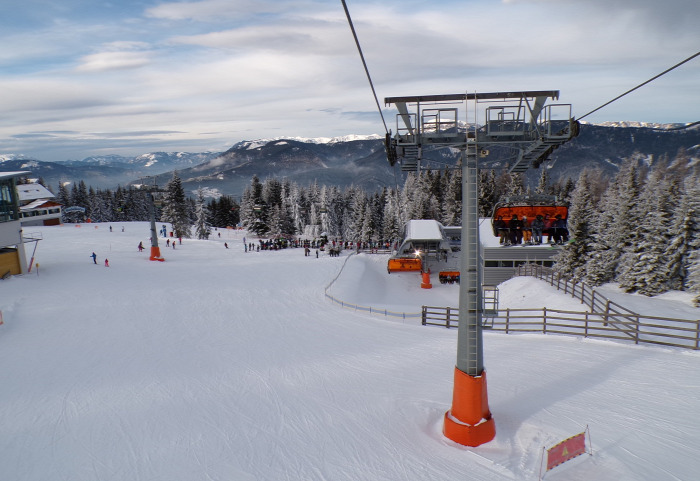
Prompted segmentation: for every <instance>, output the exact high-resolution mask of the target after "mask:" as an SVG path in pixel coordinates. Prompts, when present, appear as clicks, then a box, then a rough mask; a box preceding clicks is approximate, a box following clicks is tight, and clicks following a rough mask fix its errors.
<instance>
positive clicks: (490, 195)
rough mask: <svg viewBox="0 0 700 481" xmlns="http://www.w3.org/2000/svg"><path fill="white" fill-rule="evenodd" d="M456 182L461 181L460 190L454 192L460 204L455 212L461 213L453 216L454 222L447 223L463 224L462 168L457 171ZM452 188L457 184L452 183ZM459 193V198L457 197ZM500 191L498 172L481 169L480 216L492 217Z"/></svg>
mask: <svg viewBox="0 0 700 481" xmlns="http://www.w3.org/2000/svg"><path fill="white" fill-rule="evenodd" d="M455 174H456V177H457V178H456V179H455V183H456V182H459V189H458V192H457V191H456V190H455V192H454V195H455V197H454V199H453V200H454V202H455V203H456V204H458V208H456V209H455V212H454V214H455V215H456V214H459V217H453V218H452V219H451V220H452V223H450V224H446V225H461V224H462V170H461V169H459V170H458V171H455ZM452 189H457V185H456V184H454V185H452ZM457 195H459V198H457ZM498 197H499V192H498V188H497V183H496V173H495V172H494V171H493V170H491V169H488V170H479V217H491V215H492V214H493V209H494V208H495V207H496V202H497V201H498Z"/></svg>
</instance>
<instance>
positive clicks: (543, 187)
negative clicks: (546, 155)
mask: <svg viewBox="0 0 700 481" xmlns="http://www.w3.org/2000/svg"><path fill="white" fill-rule="evenodd" d="M540 169H541V170H540V178H539V180H538V181H537V187H535V194H549V171H548V169H547V168H546V167H544V166H541V167H540Z"/></svg>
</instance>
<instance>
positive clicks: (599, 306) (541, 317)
mask: <svg viewBox="0 0 700 481" xmlns="http://www.w3.org/2000/svg"><path fill="white" fill-rule="evenodd" d="M517 275H520V276H532V277H536V278H538V279H542V280H544V281H546V282H548V283H549V284H551V285H552V286H554V287H556V288H557V289H558V290H561V291H564V293H565V294H570V295H571V296H573V297H575V298H576V299H580V300H581V304H583V305H584V306H586V307H588V309H589V311H588V312H585V311H582V312H578V311H561V310H556V309H547V308H543V309H495V310H485V311H484V312H483V319H482V324H483V326H482V327H483V328H484V329H490V330H493V331H501V332H505V333H506V334H508V333H510V332H541V333H544V334H570V335H577V336H584V337H599V338H605V339H616V340H622V341H632V342H634V343H635V344H639V343H647V344H659V345H663V346H673V347H682V348H686V349H699V348H700V319H697V320H688V319H671V318H665V317H654V316H644V315H641V314H638V313H636V312H632V311H630V310H629V309H627V308H625V307H623V306H621V305H620V304H617V303H616V302H613V301H611V300H610V299H607V298H606V297H604V296H603V295H601V294H599V293H598V292H596V290H595V289H593V288H591V287H590V286H588V285H587V284H585V283H583V282H578V283H577V282H572V281H571V280H570V279H566V278H564V277H562V276H561V275H559V274H557V273H555V272H554V271H553V270H552V269H550V268H548V267H543V266H538V265H533V264H524V265H522V266H520V267H519V268H518V271H517ZM422 322H423V325H435V326H443V327H447V328H450V327H457V326H458V325H459V309H458V308H455V307H430V306H423V314H422Z"/></svg>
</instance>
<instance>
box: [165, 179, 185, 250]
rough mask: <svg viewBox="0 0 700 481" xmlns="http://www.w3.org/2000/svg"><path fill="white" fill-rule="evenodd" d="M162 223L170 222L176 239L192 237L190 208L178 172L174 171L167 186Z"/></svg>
mask: <svg viewBox="0 0 700 481" xmlns="http://www.w3.org/2000/svg"><path fill="white" fill-rule="evenodd" d="M161 221H163V222H170V224H171V225H172V227H173V232H174V233H175V237H184V238H189V237H190V235H191V234H190V228H191V224H190V216H189V207H188V204H187V199H186V198H185V191H184V189H183V188H182V181H181V180H180V177H179V176H178V174H177V171H173V177H172V179H170V180H169V181H168V183H167V184H166V185H165V196H164V199H163V212H162V214H161Z"/></svg>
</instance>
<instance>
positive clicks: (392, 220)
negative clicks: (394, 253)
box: [382, 190, 402, 242]
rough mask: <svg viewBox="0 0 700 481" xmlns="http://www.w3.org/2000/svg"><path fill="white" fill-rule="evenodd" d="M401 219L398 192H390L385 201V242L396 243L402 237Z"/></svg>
mask: <svg viewBox="0 0 700 481" xmlns="http://www.w3.org/2000/svg"><path fill="white" fill-rule="evenodd" d="M400 218H401V216H400V214H399V194H398V191H395V190H390V191H389V192H388V193H387V195H386V199H385V201H384V225H383V229H382V238H383V239H384V240H386V241H388V242H395V241H397V240H398V239H399V238H400V237H401V227H402V225H401V222H400Z"/></svg>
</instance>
